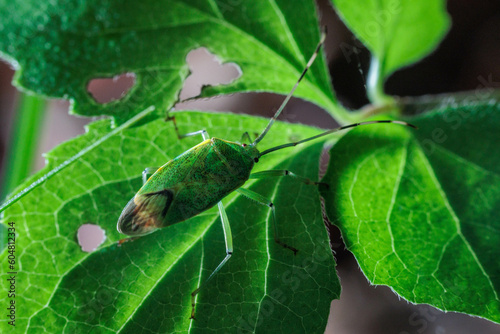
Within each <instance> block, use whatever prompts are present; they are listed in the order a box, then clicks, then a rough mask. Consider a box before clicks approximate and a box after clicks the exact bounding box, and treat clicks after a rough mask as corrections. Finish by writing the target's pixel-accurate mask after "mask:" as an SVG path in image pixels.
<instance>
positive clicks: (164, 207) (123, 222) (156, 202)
mask: <svg viewBox="0 0 500 334" xmlns="http://www.w3.org/2000/svg"><path fill="white" fill-rule="evenodd" d="M173 198H174V192H173V191H172V190H170V189H163V190H161V191H157V192H152V193H146V194H137V195H135V197H134V198H132V199H131V200H130V201H129V202H128V204H127V206H125V209H123V211H122V213H121V215H120V218H119V219H118V226H117V228H118V231H119V232H121V233H123V234H126V235H131V236H140V235H144V234H148V233H151V232H153V231H155V230H156V229H158V228H159V227H161V223H162V221H163V218H164V217H165V216H166V214H167V212H168V209H169V208H170V205H171V204H172V201H173Z"/></svg>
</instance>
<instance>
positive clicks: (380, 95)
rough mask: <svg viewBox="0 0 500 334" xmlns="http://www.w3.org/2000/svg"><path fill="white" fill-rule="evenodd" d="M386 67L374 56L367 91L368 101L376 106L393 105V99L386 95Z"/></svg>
mask: <svg viewBox="0 0 500 334" xmlns="http://www.w3.org/2000/svg"><path fill="white" fill-rule="evenodd" d="M383 70H384V66H383V64H382V63H381V62H380V59H378V58H377V57H375V56H373V55H372V60H371V63H370V70H369V72H368V79H367V82H366V89H367V94H368V99H369V100H370V101H371V102H372V104H374V105H376V106H381V105H386V104H393V103H394V101H393V99H392V98H391V97H390V96H388V95H386V94H385V93H384V80H385V78H384V76H383Z"/></svg>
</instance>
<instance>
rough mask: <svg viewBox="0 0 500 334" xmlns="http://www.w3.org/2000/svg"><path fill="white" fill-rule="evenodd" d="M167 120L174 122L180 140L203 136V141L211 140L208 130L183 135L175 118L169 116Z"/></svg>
mask: <svg viewBox="0 0 500 334" xmlns="http://www.w3.org/2000/svg"><path fill="white" fill-rule="evenodd" d="M166 120H167V121H172V122H174V128H175V133H177V138H179V139H182V138H186V137H191V136H196V135H201V136H202V137H203V140H207V139H210V136H209V135H208V132H207V131H206V130H198V131H194V132H189V133H185V134H183V135H181V134H180V132H179V128H178V127H177V122H176V121H175V116H168V117H167V119H166Z"/></svg>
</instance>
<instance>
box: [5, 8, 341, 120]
mask: <svg viewBox="0 0 500 334" xmlns="http://www.w3.org/2000/svg"><path fill="white" fill-rule="evenodd" d="M0 17H2V22H1V23H0V54H1V55H2V56H3V57H5V58H7V59H10V60H11V62H13V63H14V64H15V65H16V66H17V67H18V72H17V75H16V78H15V82H16V84H17V85H18V86H20V87H23V88H26V89H29V90H32V91H34V92H37V93H40V94H44V95H47V96H55V97H64V98H68V99H71V100H72V101H73V105H72V112H74V113H77V114H80V115H87V116H93V115H104V114H105V115H112V116H114V117H115V118H116V119H117V120H118V121H119V122H120V123H121V122H123V121H124V120H125V119H128V118H130V117H131V116H132V115H133V114H135V113H137V112H138V110H143V109H145V108H146V107H149V106H150V105H154V106H155V107H156V108H157V110H159V111H164V110H168V109H170V108H171V107H172V106H173V105H174V103H175V102H176V101H177V99H178V94H179V91H180V90H181V88H182V84H183V82H184V80H185V79H186V77H187V76H188V74H189V69H188V65H187V63H186V55H187V54H188V52H189V51H191V50H193V49H196V48H199V47H206V48H208V49H209V50H210V52H212V53H213V54H215V55H216V56H217V57H218V58H219V59H220V61H221V62H223V63H226V62H234V63H236V64H237V65H238V66H239V67H240V69H241V71H242V76H241V77H240V78H239V79H237V80H235V81H234V82H232V83H231V84H228V85H224V86H217V87H211V88H207V89H205V90H204V92H203V94H202V95H203V96H212V95H219V94H228V93H236V92H249V91H259V92H263V91H267V92H275V93H282V94H286V93H288V92H289V91H290V89H291V87H292V86H293V84H294V83H295V82H296V81H297V78H298V77H299V75H300V73H301V72H302V70H303V69H304V67H305V64H306V62H307V60H308V59H309V57H310V56H311V55H312V53H313V51H314V49H315V46H316V44H317V43H318V41H319V38H320V37H319V27H318V20H317V16H316V9H315V4H314V2H313V1H300V2H296V3H291V2H288V1H275V2H269V1H266V0H257V1H252V2H242V1H239V2H238V1H236V2H235V1H232V0H228V1H215V2H214V1H199V0H197V1H174V0H164V1H152V0H148V1H140V2H139V1H130V2H116V1H91V0H87V1H76V0H73V1H58V2H44V3H40V2H39V1H34V0H31V1H26V0H15V1H11V0H9V1H7V0H0ZM297 22H300V24H297ZM130 72H132V73H134V74H135V76H136V83H135V86H134V87H133V88H132V89H131V90H130V91H129V92H128V94H127V95H126V96H125V97H123V98H121V99H120V100H117V101H113V102H109V103H106V104H99V103H97V102H96V101H95V100H94V99H93V98H92V97H91V96H90V95H89V93H88V92H87V88H86V87H87V84H88V83H89V82H90V80H92V79H94V78H102V77H114V76H116V75H119V74H122V73H130ZM296 96H297V97H302V98H304V99H306V100H308V101H311V102H313V103H316V104H318V105H319V106H321V107H323V108H325V109H326V110H328V111H330V112H335V111H336V110H337V111H339V109H340V108H339V107H337V102H336V100H335V97H334V96H333V92H332V87H331V84H330V78H329V75H328V71H327V68H326V65H325V60H324V57H318V59H317V60H316V62H315V63H314V65H313V67H312V68H311V71H310V73H308V75H307V76H306V78H305V80H304V82H303V83H302V84H301V85H300V87H299V88H298V89H297V93H296ZM339 112H340V111H339Z"/></svg>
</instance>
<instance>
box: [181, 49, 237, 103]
mask: <svg viewBox="0 0 500 334" xmlns="http://www.w3.org/2000/svg"><path fill="white" fill-rule="evenodd" d="M186 62H187V63H188V66H189V69H190V71H191V74H190V75H189V76H188V77H187V79H186V81H185V82H184V86H183V88H182V91H181V93H180V99H181V101H182V100H185V99H188V98H190V97H195V96H198V95H200V93H201V88H202V87H203V86H206V85H211V86H215V85H221V84H229V83H231V82H232V81H234V80H236V79H237V78H239V77H240V76H241V74H242V72H241V69H240V67H239V66H238V65H236V64H235V63H226V64H222V63H221V61H220V60H219V59H218V58H217V56H215V55H214V54H212V53H210V51H208V50H207V49H206V48H198V49H195V50H192V51H191V52H189V53H188V55H187V56H186Z"/></svg>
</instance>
